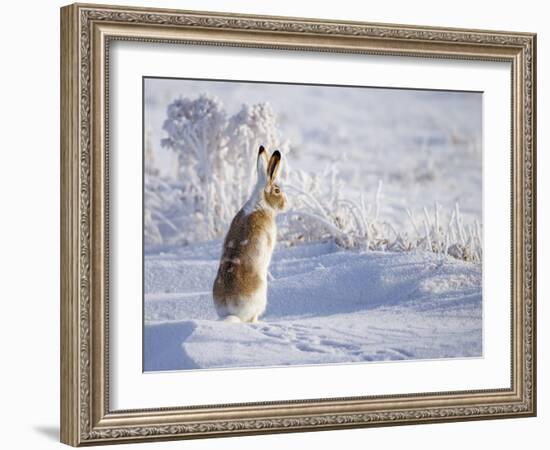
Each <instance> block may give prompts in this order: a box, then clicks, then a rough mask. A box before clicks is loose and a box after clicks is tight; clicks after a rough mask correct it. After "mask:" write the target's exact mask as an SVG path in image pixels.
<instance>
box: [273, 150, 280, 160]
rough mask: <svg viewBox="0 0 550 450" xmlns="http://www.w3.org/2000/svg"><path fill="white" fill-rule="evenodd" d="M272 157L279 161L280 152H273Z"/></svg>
mask: <svg viewBox="0 0 550 450" xmlns="http://www.w3.org/2000/svg"><path fill="white" fill-rule="evenodd" d="M272 156H274V157H275V158H277V159H281V152H280V151H279V150H275V151H274V152H273V155H272Z"/></svg>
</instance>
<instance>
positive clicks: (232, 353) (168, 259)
mask: <svg viewBox="0 0 550 450" xmlns="http://www.w3.org/2000/svg"><path fill="white" fill-rule="evenodd" d="M220 249H221V242H219V241H212V242H207V243H202V244H196V245H191V246H186V247H181V248H179V249H177V250H175V249H174V248H172V249H170V250H168V251H166V250H165V251H162V249H156V250H155V251H153V252H150V253H147V254H146V255H145V272H144V276H145V304H144V308H145V310H144V315H145V328H144V333H145V339H144V343H145V348H144V369H145V370H146V371H155V370H177V369H205V368H220V367H225V368H227V367H259V366H280V365H289V364H293V365H294V364H327V363H352V362H365V361H381V360H403V359H432V358H450V357H479V356H481V355H482V301H481V299H482V290H481V279H482V277H481V266H480V265H478V264H472V263H468V262H463V261H458V260H456V259H454V258H451V257H446V256H442V255H437V254H435V253H431V252H421V251H415V252H355V251H349V250H342V249H340V248H339V247H338V246H337V245H335V244H334V243H333V242H323V243H318V244H310V245H300V246H296V247H289V248H280V249H279V250H276V252H275V254H274V258H273V261H272V264H271V273H272V274H273V276H274V278H275V279H274V280H273V281H271V282H270V283H269V293H268V307H267V310H266V313H265V315H264V316H263V317H262V320H261V322H260V323H257V324H232V323H225V322H220V321H218V320H217V316H216V313H215V310H214V307H213V304H212V296H211V284H212V280H213V279H214V277H215V273H216V270H217V264H218V257H219V252H220Z"/></svg>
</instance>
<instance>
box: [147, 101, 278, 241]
mask: <svg viewBox="0 0 550 450" xmlns="http://www.w3.org/2000/svg"><path fill="white" fill-rule="evenodd" d="M163 129H164V131H165V132H166V133H167V137H166V138H165V139H163V140H162V142H161V145H162V146H163V147H165V148H168V149H170V150H172V151H174V152H175V153H176V155H177V161H178V168H177V171H176V172H177V179H176V180H174V182H167V181H165V180H162V179H160V178H159V177H156V176H154V174H153V173H151V172H150V171H149V173H147V174H146V182H145V212H144V221H145V242H146V244H149V245H151V244H161V243H180V244H181V243H186V242H187V241H188V240H189V241H193V240H207V239H213V238H219V237H221V236H223V234H224V233H225V231H226V229H227V226H228V225H229V223H230V222H231V219H232V218H233V216H234V215H235V213H236V212H237V211H238V210H239V208H240V207H241V206H242V204H243V203H244V201H245V199H246V197H247V196H248V194H249V192H250V188H251V185H252V183H253V182H254V181H255V174H254V169H255V164H254V162H255V155H256V152H257V150H258V147H259V145H260V144H263V145H265V146H267V147H268V148H278V149H279V150H281V151H282V152H283V153H284V152H286V150H287V144H286V143H284V142H282V141H280V139H279V137H278V133H277V124H276V117H275V114H274V113H273V111H272V109H271V107H270V106H269V105H268V104H266V103H263V104H257V105H253V106H249V105H243V106H242V108H241V110H240V111H239V112H238V113H237V114H235V115H234V116H231V117H228V115H227V113H226V111H225V109H224V107H223V105H222V104H221V102H220V101H219V100H218V99H216V98H215V97H212V96H209V95H201V96H200V97H198V98H197V99H194V100H192V99H189V98H178V99H176V100H174V101H173V102H172V103H170V104H169V105H168V108H167V118H166V120H165V122H164V125H163ZM171 189H172V190H173V192H170V190H171ZM161 228H162V229H161ZM178 231H179V232H178Z"/></svg>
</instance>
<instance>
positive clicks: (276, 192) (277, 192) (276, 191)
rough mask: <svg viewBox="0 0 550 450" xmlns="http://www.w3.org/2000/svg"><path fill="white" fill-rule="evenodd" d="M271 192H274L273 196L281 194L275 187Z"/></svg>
mask: <svg viewBox="0 0 550 450" xmlns="http://www.w3.org/2000/svg"><path fill="white" fill-rule="evenodd" d="M273 192H274V193H275V194H280V193H281V190H280V189H279V188H278V187H276V188H274V189H273Z"/></svg>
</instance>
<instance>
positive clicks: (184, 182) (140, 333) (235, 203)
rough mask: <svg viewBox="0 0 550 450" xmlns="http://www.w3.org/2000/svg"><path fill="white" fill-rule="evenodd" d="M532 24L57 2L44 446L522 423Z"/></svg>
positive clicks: (531, 405)
mask: <svg viewBox="0 0 550 450" xmlns="http://www.w3.org/2000/svg"><path fill="white" fill-rule="evenodd" d="M535 69H536V36H535V35H534V34H532V33H518V32H504V31H485V30H466V29H447V28H433V27H422V26H405V25H385V24H373V23H360V22H336V21H330V20H317V19H301V18H286V17H266V16H262V17H260V16H250V15H242V14H227V13H210V12H196V11H174V10H162V9H143V8H130V7H114V6H96V5H82V4H75V5H70V6H66V7H64V8H62V9H61V185H62V189H61V206H62V209H61V237H62V239H61V241H62V244H61V440H62V442H64V443H66V444H70V445H73V446H80V445H89V444H107V443H122V442H137V441H145V440H161V439H186V438H199V437H201V438H204V437H216V436H231V435H243V434H259V433H275V432H296V431H314V430H326V429H336V428H346V427H347V428H350V427H368V426H382V425H384V426H385V425H401V424H421V423H430V422H443V421H458V420H475V419H496V418H506V417H529V416H533V415H535V414H536V335H535V330H536V309H535V298H536V295H535V285H536V283H535V274H536V272H535V261H536V237H535V233H536V212H535V203H536V202H535V196H536V190H535V178H536V176H535V170H536V159H535V150H536V149H535V146H536V120H535V117H536V116H535V103H536V102H535V87H536V70H535Z"/></svg>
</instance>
